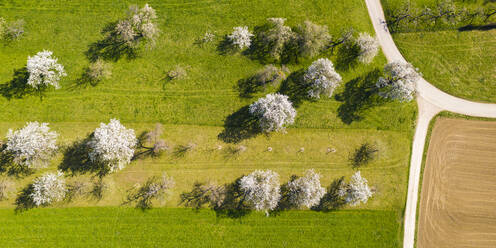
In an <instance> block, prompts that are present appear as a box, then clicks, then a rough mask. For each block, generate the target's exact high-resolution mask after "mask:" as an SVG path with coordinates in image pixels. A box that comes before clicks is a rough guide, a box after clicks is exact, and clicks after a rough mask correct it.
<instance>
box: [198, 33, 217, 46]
mask: <svg viewBox="0 0 496 248" xmlns="http://www.w3.org/2000/svg"><path fill="white" fill-rule="evenodd" d="M214 39H215V34H213V33H210V32H205V34H204V35H203V36H202V37H201V38H200V39H199V40H198V43H200V44H207V43H211V42H212V41H214Z"/></svg>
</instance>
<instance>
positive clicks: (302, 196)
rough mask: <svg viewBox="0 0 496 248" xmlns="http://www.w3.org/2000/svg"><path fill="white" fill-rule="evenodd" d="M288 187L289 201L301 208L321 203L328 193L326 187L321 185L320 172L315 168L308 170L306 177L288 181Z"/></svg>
mask: <svg viewBox="0 0 496 248" xmlns="http://www.w3.org/2000/svg"><path fill="white" fill-rule="evenodd" d="M288 189H289V201H290V202H291V203H292V204H293V205H295V206H297V207H299V208H301V207H307V208H310V207H313V206H315V205H317V204H319V202H320V199H321V198H322V197H323V196H324V194H325V193H326V190H325V188H324V187H322V186H321V185H320V174H318V173H315V171H314V170H307V171H306V173H305V176H304V177H299V178H297V179H295V180H292V181H290V182H288Z"/></svg>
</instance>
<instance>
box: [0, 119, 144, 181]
mask: <svg viewBox="0 0 496 248" xmlns="http://www.w3.org/2000/svg"><path fill="white" fill-rule="evenodd" d="M57 136H58V134H57V133H56V132H53V131H50V128H49V127H48V124H47V123H38V122H28V123H27V124H26V125H25V126H24V127H23V128H21V129H19V130H15V131H13V130H12V129H10V130H9V131H8V133H7V142H6V143H5V144H4V145H3V147H2V149H1V150H2V151H1V152H2V155H3V156H4V158H6V160H9V161H10V162H11V163H12V164H13V165H17V166H21V167H24V168H26V169H37V168H44V167H46V166H47V165H48V162H49V160H50V159H51V158H52V156H53V155H54V154H55V152H56V151H57V149H58V147H57V145H56V142H57ZM137 145H138V139H137V138H136V135H135V134H134V130H133V129H127V128H126V127H124V126H123V125H122V124H121V123H120V122H119V120H116V119H112V120H110V123H109V124H105V123H101V124H100V127H99V128H97V129H95V131H94V132H93V133H92V135H91V136H90V138H89V140H88V141H87V143H86V144H85V146H86V147H87V148H88V157H89V159H90V160H91V162H93V163H95V164H101V165H102V166H103V167H104V168H105V170H106V171H110V172H113V171H116V170H120V169H122V168H124V167H125V166H126V165H127V164H129V163H130V161H131V158H132V157H133V156H134V153H135V148H136V147H137Z"/></svg>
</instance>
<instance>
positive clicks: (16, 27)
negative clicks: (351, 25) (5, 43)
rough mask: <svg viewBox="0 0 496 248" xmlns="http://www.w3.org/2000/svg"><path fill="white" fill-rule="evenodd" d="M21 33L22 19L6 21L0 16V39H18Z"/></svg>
mask: <svg viewBox="0 0 496 248" xmlns="http://www.w3.org/2000/svg"><path fill="white" fill-rule="evenodd" d="M23 34H24V20H16V21H14V22H11V23H7V22H6V21H5V19H4V18H2V17H0V40H1V39H4V40H10V41H13V40H18V39H20V38H21V36H22V35H23Z"/></svg>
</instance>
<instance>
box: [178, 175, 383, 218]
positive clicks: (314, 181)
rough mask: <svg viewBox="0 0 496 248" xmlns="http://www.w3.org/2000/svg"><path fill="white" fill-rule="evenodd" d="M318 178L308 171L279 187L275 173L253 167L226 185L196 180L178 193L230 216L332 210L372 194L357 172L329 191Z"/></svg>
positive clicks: (189, 201) (196, 205)
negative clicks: (296, 210) (188, 188)
mask: <svg viewBox="0 0 496 248" xmlns="http://www.w3.org/2000/svg"><path fill="white" fill-rule="evenodd" d="M320 178H321V176H320V174H318V173H316V172H315V171H314V170H308V171H306V172H305V175H304V176H301V177H300V176H296V175H295V176H292V177H291V179H290V180H289V182H287V183H286V184H284V185H282V186H281V184H280V181H279V175H278V174H277V173H276V172H274V171H271V170H256V171H254V172H252V173H250V174H248V175H246V176H243V177H241V178H238V179H237V180H236V181H235V182H233V183H230V184H226V185H215V184H213V183H208V184H206V183H195V185H194V186H193V190H192V191H191V192H186V193H183V194H181V202H182V204H184V205H185V206H187V207H193V208H195V209H199V208H202V207H204V206H205V205H208V206H209V207H210V208H212V209H214V210H215V211H217V212H221V213H222V212H226V213H227V214H230V215H239V214H241V215H242V214H246V213H247V212H249V210H256V211H263V212H265V213H266V214H267V215H269V213H270V212H273V211H282V210H287V209H305V208H309V209H316V210H331V209H333V208H335V207H339V206H342V205H343V204H350V205H352V206H355V205H357V204H359V203H366V202H367V201H368V199H369V198H370V197H372V195H373V192H372V190H371V189H370V187H369V186H368V182H367V180H366V179H365V178H363V177H362V176H361V173H360V171H358V172H356V173H355V174H354V175H353V176H352V177H351V180H350V181H349V182H347V183H346V182H344V181H343V179H342V178H341V179H340V180H337V181H336V182H338V183H337V184H336V183H335V184H334V185H332V186H331V187H329V189H328V190H326V189H325V188H324V187H322V185H321V183H320ZM330 206H332V207H330Z"/></svg>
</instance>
